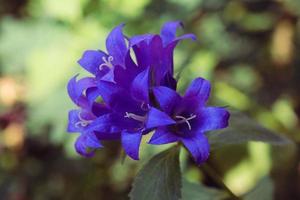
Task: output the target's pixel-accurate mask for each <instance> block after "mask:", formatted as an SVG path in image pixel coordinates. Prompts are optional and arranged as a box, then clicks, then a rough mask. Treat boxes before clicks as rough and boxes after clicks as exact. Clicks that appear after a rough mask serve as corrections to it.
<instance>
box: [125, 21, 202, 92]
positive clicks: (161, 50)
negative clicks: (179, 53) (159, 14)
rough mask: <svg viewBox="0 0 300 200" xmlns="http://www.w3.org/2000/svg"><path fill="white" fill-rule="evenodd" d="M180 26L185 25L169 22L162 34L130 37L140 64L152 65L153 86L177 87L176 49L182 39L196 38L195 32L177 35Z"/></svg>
mask: <svg viewBox="0 0 300 200" xmlns="http://www.w3.org/2000/svg"><path fill="white" fill-rule="evenodd" d="M178 27H183V25H182V23H181V22H179V21H174V22H167V23H165V24H164V25H163V27H162V29H161V32H160V35H156V34H144V35H137V36H133V37H131V38H130V39H129V46H130V47H131V48H133V50H134V52H135V55H136V60H137V63H138V66H140V67H148V66H150V71H151V74H152V77H151V85H153V86H160V85H164V86H167V87H170V88H173V89H176V81H175V79H174V78H173V73H174V66H173V53H174V49H175V47H176V45H177V44H178V42H179V41H180V40H183V39H192V40H196V36H195V35H194V34H185V35H182V36H179V37H176V31H177V29H178Z"/></svg>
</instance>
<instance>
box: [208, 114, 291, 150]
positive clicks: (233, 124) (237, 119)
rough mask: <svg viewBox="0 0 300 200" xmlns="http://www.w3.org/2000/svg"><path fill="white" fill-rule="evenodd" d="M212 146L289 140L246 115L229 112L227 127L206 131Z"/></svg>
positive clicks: (274, 142) (284, 141)
mask: <svg viewBox="0 0 300 200" xmlns="http://www.w3.org/2000/svg"><path fill="white" fill-rule="evenodd" d="M208 137H209V141H210V143H211V145H212V147H213V148H217V147H221V146H223V145H228V144H240V143H245V142H248V141H259V142H266V143H270V144H274V145H283V144H288V143H290V140H289V139H287V138H286V137H284V136H282V135H278V134H276V133H274V132H272V131H271V130H269V129H266V128H264V127H263V126H261V125H260V124H258V123H257V122H255V121H254V120H252V119H250V118H249V117H247V116H246V115H244V114H242V113H240V112H236V111H233V112H231V116H230V120H229V127H227V128H226V129H222V130H218V131H211V132H209V133H208Z"/></svg>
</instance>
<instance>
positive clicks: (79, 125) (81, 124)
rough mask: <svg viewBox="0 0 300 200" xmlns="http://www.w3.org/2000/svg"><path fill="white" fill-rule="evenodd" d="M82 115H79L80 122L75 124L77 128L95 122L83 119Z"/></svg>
mask: <svg viewBox="0 0 300 200" xmlns="http://www.w3.org/2000/svg"><path fill="white" fill-rule="evenodd" d="M81 114H82V113H81V112H79V113H78V119H79V120H80V121H79V122H76V123H75V127H76V128H80V127H86V126H87V125H89V124H90V123H92V122H93V121H92V120H86V119H83V118H82V116H81Z"/></svg>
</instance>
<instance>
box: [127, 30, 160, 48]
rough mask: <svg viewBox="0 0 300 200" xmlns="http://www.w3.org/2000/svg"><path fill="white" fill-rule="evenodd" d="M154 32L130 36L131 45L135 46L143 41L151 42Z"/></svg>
mask: <svg viewBox="0 0 300 200" xmlns="http://www.w3.org/2000/svg"><path fill="white" fill-rule="evenodd" d="M153 36H154V35H153V34H150V33H147V34H144V35H136V36H133V37H131V38H130V40H129V46H130V47H133V46H135V45H138V44H139V43H141V42H146V43H149V42H150V41H151V39H152V38H153Z"/></svg>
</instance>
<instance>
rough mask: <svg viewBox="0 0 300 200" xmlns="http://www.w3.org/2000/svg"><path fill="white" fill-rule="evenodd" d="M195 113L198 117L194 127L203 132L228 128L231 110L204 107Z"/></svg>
mask: <svg viewBox="0 0 300 200" xmlns="http://www.w3.org/2000/svg"><path fill="white" fill-rule="evenodd" d="M195 114H196V115H197V118H196V120H195V122H193V124H192V127H195V129H197V130H199V131H201V132H204V131H210V130H215V129H221V128H226V127H227V126H228V120H229V117H230V114H229V112H228V111H227V110H226V109H225V108H220V107H203V108H200V109H198V110H197V113H195Z"/></svg>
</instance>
